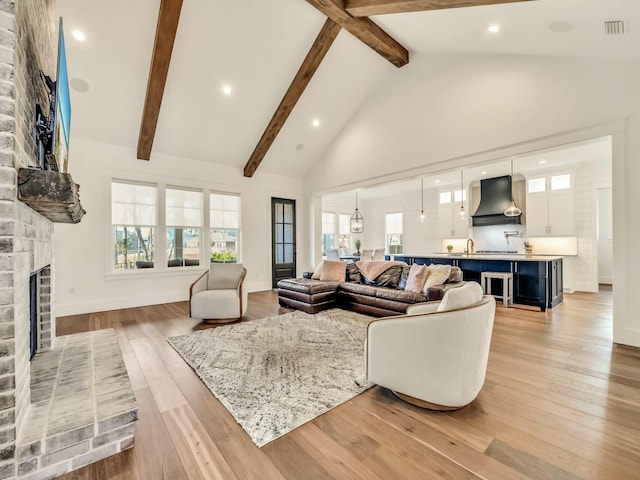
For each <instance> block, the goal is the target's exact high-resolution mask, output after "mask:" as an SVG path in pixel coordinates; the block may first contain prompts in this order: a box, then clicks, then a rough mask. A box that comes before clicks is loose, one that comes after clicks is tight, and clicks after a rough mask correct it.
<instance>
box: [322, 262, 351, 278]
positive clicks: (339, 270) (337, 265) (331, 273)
mask: <svg viewBox="0 0 640 480" xmlns="http://www.w3.org/2000/svg"><path fill="white" fill-rule="evenodd" d="M346 275H347V262H341V261H339V260H338V261H337V262H336V261H334V260H324V261H323V262H322V273H321V274H320V280H322V281H323V282H344V279H345V277H346Z"/></svg>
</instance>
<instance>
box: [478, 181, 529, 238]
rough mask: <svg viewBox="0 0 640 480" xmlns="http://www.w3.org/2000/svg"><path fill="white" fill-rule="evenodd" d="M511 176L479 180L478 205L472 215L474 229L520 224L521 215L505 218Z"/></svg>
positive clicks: (508, 202) (509, 196)
mask: <svg viewBox="0 0 640 480" xmlns="http://www.w3.org/2000/svg"><path fill="white" fill-rule="evenodd" d="M511 186H512V182H511V175H505V176H503V177H495V178H487V179H484V180H480V205H478V209H477V210H476V213H474V214H473V215H472V217H471V218H472V224H473V226H474V227H484V226H488V225H514V224H522V215H519V216H517V217H507V216H506V215H505V214H504V211H505V210H506V209H507V208H509V205H511V195H512V192H511Z"/></svg>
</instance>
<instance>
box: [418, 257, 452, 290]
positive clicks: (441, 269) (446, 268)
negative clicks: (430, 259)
mask: <svg viewBox="0 0 640 480" xmlns="http://www.w3.org/2000/svg"><path fill="white" fill-rule="evenodd" d="M450 273H451V265H434V264H433V263H432V264H431V265H429V275H428V276H427V281H426V282H425V283H424V291H425V292H426V291H427V289H428V288H429V287H432V286H433V285H439V284H441V283H444V282H446V281H447V279H448V278H449V274H450Z"/></svg>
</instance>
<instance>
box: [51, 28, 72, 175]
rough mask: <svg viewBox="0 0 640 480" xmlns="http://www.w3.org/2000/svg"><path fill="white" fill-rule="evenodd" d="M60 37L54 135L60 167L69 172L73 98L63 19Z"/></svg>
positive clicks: (54, 145) (55, 150)
mask: <svg viewBox="0 0 640 480" xmlns="http://www.w3.org/2000/svg"><path fill="white" fill-rule="evenodd" d="M59 31H60V33H59V35H58V73H57V79H56V110H55V116H56V122H55V126H54V134H53V147H54V152H53V153H54V155H55V156H56V160H57V161H58V167H59V168H60V167H62V171H63V172H66V171H67V164H68V162H69V129H70V127H71V97H70V95H69V76H68V74H67V53H66V50H65V45H64V30H63V29H62V17H60V28H59Z"/></svg>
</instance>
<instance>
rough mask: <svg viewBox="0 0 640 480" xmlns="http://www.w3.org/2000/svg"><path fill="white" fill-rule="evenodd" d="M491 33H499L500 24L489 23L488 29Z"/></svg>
mask: <svg viewBox="0 0 640 480" xmlns="http://www.w3.org/2000/svg"><path fill="white" fill-rule="evenodd" d="M488 30H489V31H490V32H491V33H498V32H499V31H500V26H499V25H489V29H488Z"/></svg>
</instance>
